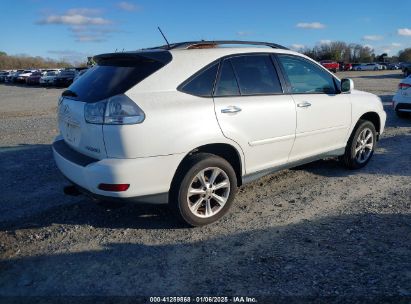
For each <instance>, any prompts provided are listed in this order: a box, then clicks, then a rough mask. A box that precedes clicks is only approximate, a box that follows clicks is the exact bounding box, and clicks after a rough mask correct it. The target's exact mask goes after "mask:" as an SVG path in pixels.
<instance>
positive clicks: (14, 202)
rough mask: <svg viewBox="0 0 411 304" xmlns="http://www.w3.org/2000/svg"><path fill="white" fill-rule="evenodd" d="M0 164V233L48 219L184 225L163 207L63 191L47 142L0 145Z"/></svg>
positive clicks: (110, 224) (46, 223) (63, 181)
mask: <svg viewBox="0 0 411 304" xmlns="http://www.w3.org/2000/svg"><path fill="white" fill-rule="evenodd" d="M0 168H2V174H1V175H0V185H2V196H1V197H0V231H4V230H10V229H23V228H39V227H45V226H49V225H51V224H53V223H60V224H63V223H65V224H89V225H91V226H96V227H111V228H127V227H128V228H141V229H168V228H169V229H177V228H184V227H185V226H183V225H182V224H181V223H180V222H178V221H177V220H176V219H175V217H174V216H173V215H172V214H171V212H170V210H169V208H168V206H167V205H142V204H136V203H134V204H133V203H124V204H122V203H117V202H96V201H93V200H92V199H91V198H88V197H86V196H82V195H81V196H77V197H73V196H67V195H64V193H63V188H64V186H67V185H69V182H68V181H67V180H66V179H65V178H64V177H63V176H62V174H61V173H60V172H59V171H58V169H57V167H56V165H55V163H54V160H53V156H52V152H51V146H50V145H19V146H12V147H1V148H0ZM34 173H35V174H34ZM120 207H121V208H120Z"/></svg>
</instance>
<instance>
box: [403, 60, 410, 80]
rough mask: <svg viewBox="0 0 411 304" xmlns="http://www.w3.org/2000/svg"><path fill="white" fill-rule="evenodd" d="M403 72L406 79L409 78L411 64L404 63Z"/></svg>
mask: <svg viewBox="0 0 411 304" xmlns="http://www.w3.org/2000/svg"><path fill="white" fill-rule="evenodd" d="M401 70H402V72H403V73H404V76H405V77H408V76H410V75H411V62H403V63H402V64H401Z"/></svg>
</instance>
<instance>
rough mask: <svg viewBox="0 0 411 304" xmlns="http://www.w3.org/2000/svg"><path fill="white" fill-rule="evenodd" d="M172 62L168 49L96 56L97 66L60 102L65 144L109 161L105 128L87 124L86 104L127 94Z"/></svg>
mask: <svg viewBox="0 0 411 304" xmlns="http://www.w3.org/2000/svg"><path fill="white" fill-rule="evenodd" d="M171 59H172V56H171V53H170V52H168V51H165V50H151V51H140V52H131V53H110V54H102V55H98V56H95V57H94V60H95V61H96V62H97V65H96V66H94V67H92V68H90V69H89V70H88V71H87V73H85V74H84V75H82V76H81V77H80V78H78V79H77V80H76V81H75V82H74V83H73V84H72V85H70V87H68V89H67V90H66V91H64V92H63V94H62V97H61V99H60V104H59V108H58V125H59V129H60V132H61V135H62V136H63V138H64V141H65V142H66V143H67V144H68V145H69V146H70V147H72V148H73V149H74V150H76V151H77V152H80V153H82V154H85V155H88V156H90V157H93V158H97V159H103V158H106V157H107V153H106V148H105V143H104V140H105V139H104V134H103V125H102V124H91V123H87V122H86V121H85V118H84V107H85V105H86V104H87V103H95V102H99V101H103V100H106V99H108V98H110V97H112V96H115V95H118V94H123V93H125V92H126V91H128V90H129V89H130V88H132V87H133V86H135V85H136V84H138V83H139V82H140V81H142V80H143V79H145V78H146V77H148V76H150V75H151V74H153V73H154V72H156V71H157V70H159V69H161V68H162V67H163V66H165V65H166V64H167V63H169V62H170V61H171ZM119 127H121V126H119ZM106 140H110V139H109V138H108V139H106Z"/></svg>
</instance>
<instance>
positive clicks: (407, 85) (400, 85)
mask: <svg viewBox="0 0 411 304" xmlns="http://www.w3.org/2000/svg"><path fill="white" fill-rule="evenodd" d="M409 88H411V84H408V83H400V84H399V85H398V89H399V90H406V89H409Z"/></svg>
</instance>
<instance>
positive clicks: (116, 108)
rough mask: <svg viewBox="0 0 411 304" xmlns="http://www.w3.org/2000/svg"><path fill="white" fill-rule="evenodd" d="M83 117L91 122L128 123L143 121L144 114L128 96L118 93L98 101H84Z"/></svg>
mask: <svg viewBox="0 0 411 304" xmlns="http://www.w3.org/2000/svg"><path fill="white" fill-rule="evenodd" d="M84 118H85V120H86V122H88V123H92V124H107V125H130V124H138V123H141V122H143V120H144V118H145V115H144V112H143V110H141V109H140V108H139V107H138V106H137V105H136V104H135V103H134V102H133V101H132V100H131V99H130V98H128V97H127V96H126V95H124V94H120V95H116V96H113V97H110V98H108V99H105V100H102V101H99V102H95V103H86V105H85V106H84Z"/></svg>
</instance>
